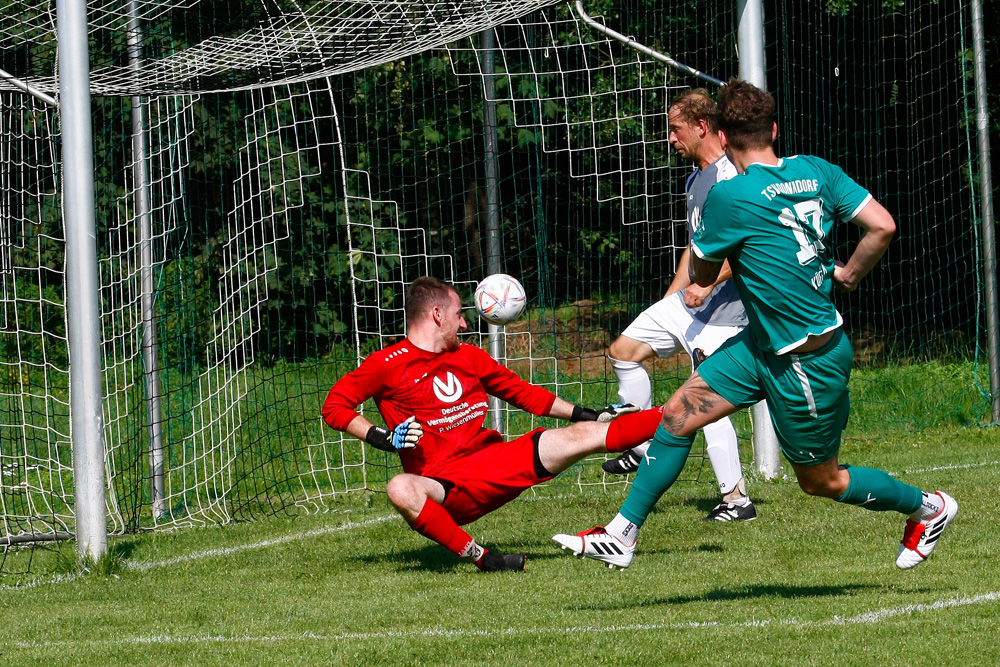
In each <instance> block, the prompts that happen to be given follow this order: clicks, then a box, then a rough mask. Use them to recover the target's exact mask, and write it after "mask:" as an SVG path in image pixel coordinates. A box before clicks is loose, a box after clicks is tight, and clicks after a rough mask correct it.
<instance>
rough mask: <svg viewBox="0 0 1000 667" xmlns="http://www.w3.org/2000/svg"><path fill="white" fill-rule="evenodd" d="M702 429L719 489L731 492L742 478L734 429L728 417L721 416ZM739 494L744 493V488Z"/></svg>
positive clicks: (726, 492) (723, 491) (727, 492)
mask: <svg viewBox="0 0 1000 667" xmlns="http://www.w3.org/2000/svg"><path fill="white" fill-rule="evenodd" d="M703 430H704V431H705V453H707V454H708V460H709V461H711V462H712V470H714V471H715V478H716V479H717V480H718V481H719V491H721V492H722V495H723V496H725V495H727V494H730V493H732V492H733V491H734V490H735V489H736V488H737V486H738V485H739V483H740V480H741V479H743V470H742V468H741V467H740V449H739V443H738V442H737V440H736V429H734V428H733V423H732V422H731V421H729V417H723V418H722V419H720V420H719V421H717V422H714V423H712V424H709V425H707V426H706V427H705V428H704V429H703ZM741 495H746V490H745V489H744V492H743V494H741Z"/></svg>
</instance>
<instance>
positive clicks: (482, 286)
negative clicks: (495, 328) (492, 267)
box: [475, 273, 527, 325]
mask: <svg viewBox="0 0 1000 667" xmlns="http://www.w3.org/2000/svg"><path fill="white" fill-rule="evenodd" d="M525 301H527V297H526V296H525V294H524V287H522V286H521V283H519V282H518V281H517V279H515V278H512V277H511V276H508V275H507V274H506V273H494V274H493V275H491V276H486V277H485V278H484V279H483V281H482V282H481V283H479V284H478V285H477V286H476V295H475V302H476V310H477V311H479V316H480V317H481V318H483V319H484V320H486V321H487V322H489V323H490V324H498V325H503V324H507V323H509V322H513V321H514V320H516V319H517V318H518V317H519V316H520V315H521V311H523V310H524V303H525Z"/></svg>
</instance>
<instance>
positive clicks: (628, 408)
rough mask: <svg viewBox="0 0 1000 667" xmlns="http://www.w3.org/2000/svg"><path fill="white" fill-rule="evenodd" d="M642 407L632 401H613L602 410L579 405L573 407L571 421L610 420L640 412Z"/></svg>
mask: <svg viewBox="0 0 1000 667" xmlns="http://www.w3.org/2000/svg"><path fill="white" fill-rule="evenodd" d="M640 409H641V408H639V407H637V406H635V405H632V404H631V403H612V404H611V405H609V406H608V407H606V408H601V409H600V410H591V409H590V408H581V407H580V406H579V405H577V406H575V407H574V408H573V416H572V417H570V421H575V422H609V421H611V420H612V419H615V418H616V417H620V416H622V415H627V414H628V413H630V412H639V410H640Z"/></svg>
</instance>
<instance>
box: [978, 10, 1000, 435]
mask: <svg viewBox="0 0 1000 667" xmlns="http://www.w3.org/2000/svg"><path fill="white" fill-rule="evenodd" d="M983 30H984V27H983V3H982V0H972V52H973V61H974V63H975V69H974V78H975V81H976V135H977V138H978V139H979V190H980V196H981V198H982V200H981V206H982V222H981V223H980V225H981V228H982V234H983V273H984V279H985V282H986V342H987V346H988V347H989V350H988V352H989V358H990V398H991V399H992V416H993V423H994V424H1000V333H998V330H1000V323H998V316H997V255H996V241H995V238H994V228H993V179H992V173H991V171H990V131H989V130H990V119H989V113H988V112H987V107H986V46H985V38H984V32H983Z"/></svg>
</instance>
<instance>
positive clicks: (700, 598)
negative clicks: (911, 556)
mask: <svg viewBox="0 0 1000 667" xmlns="http://www.w3.org/2000/svg"><path fill="white" fill-rule="evenodd" d="M878 588H882V586H880V585H878V584H847V585H844V586H788V585H766V586H741V587H739V588H717V589H714V590H711V591H708V592H706V593H705V594H704V595H676V596H674V597H666V598H658V599H653V600H645V601H642V602H636V603H635V604H620V603H615V602H613V601H610V600H609V601H608V602H607V603H606V604H589V605H586V606H579V607H574V609H578V610H581V611H614V610H619V609H634V608H636V607H657V606H660V605H683V604H689V603H691V602H719V601H722V602H729V601H733V600H749V599H761V598H785V599H800V598H825V597H842V596H851V595H855V594H857V593H861V592H866V591H870V590H873V589H878Z"/></svg>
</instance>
